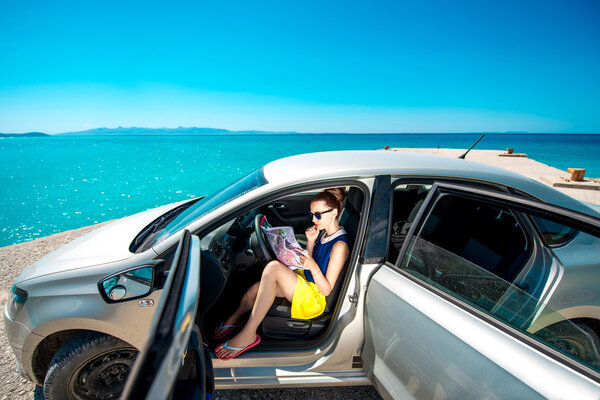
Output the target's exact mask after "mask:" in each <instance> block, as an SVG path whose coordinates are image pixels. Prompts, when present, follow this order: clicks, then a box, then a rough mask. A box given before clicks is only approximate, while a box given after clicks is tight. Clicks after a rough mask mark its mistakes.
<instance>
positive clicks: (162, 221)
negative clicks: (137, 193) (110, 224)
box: [129, 196, 206, 253]
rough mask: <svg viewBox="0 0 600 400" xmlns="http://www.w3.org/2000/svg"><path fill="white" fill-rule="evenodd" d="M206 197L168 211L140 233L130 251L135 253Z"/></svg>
mask: <svg viewBox="0 0 600 400" xmlns="http://www.w3.org/2000/svg"><path fill="white" fill-rule="evenodd" d="M204 197H206V196H202V197H199V198H197V199H195V200H192V201H190V202H188V203H186V204H183V205H181V206H179V207H176V208H174V209H172V210H171V211H167V212H166V213H164V214H163V215H161V216H160V217H158V218H157V219H155V220H154V221H152V222H151V223H150V224H149V225H148V226H146V227H145V228H144V229H142V230H141V231H140V233H139V234H138V235H137V236H136V237H135V239H134V240H133V242H132V243H131V246H129V250H130V251H131V252H132V253H134V252H135V251H136V250H137V249H138V248H139V246H138V245H140V244H142V243H144V242H145V241H146V240H147V239H148V238H149V237H150V236H152V234H153V233H156V232H158V231H159V230H161V229H163V228H164V227H165V226H167V225H168V224H169V222H171V221H173V220H174V219H175V218H176V217H177V216H178V215H179V214H181V213H182V212H184V211H185V210H186V209H187V208H189V207H190V206H191V205H192V204H194V203H196V202H197V201H198V200H202V199H203V198H204Z"/></svg>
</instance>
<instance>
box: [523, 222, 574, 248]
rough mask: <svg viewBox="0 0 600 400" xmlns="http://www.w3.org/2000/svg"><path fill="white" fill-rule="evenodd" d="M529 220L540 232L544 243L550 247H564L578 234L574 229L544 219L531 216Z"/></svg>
mask: <svg viewBox="0 0 600 400" xmlns="http://www.w3.org/2000/svg"><path fill="white" fill-rule="evenodd" d="M531 219H532V220H533V222H534V223H535V225H536V226H537V228H538V230H539V231H540V233H541V235H542V238H543V239H544V242H545V243H546V244H547V245H548V246H551V247H559V246H564V245H566V244H567V243H569V242H570V241H571V240H572V239H573V238H574V237H575V236H576V235H577V233H578V231H577V230H576V229H573V228H571V227H569V226H566V225H563V224H560V223H558V222H554V221H550V220H548V219H546V218H542V217H538V216H533V217H531Z"/></svg>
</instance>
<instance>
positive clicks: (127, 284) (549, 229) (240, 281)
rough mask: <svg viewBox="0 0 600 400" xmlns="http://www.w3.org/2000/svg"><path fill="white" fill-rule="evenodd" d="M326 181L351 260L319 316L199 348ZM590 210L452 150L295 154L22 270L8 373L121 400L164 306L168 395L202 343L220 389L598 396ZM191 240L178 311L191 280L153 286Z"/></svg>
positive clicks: (595, 246)
mask: <svg viewBox="0 0 600 400" xmlns="http://www.w3.org/2000/svg"><path fill="white" fill-rule="evenodd" d="M330 187H345V188H346V189H347V193H348V197H347V198H346V202H345V206H344V210H343V212H342V214H341V216H340V224H341V225H342V226H344V228H345V230H346V231H347V232H348V234H349V238H350V248H351V255H350V257H349V259H348V261H347V263H346V266H345V268H344V272H343V273H342V274H341V275H340V278H338V282H337V283H336V285H335V288H334V290H333V291H332V293H331V294H330V295H329V296H328V298H327V307H326V310H325V312H324V313H323V314H322V315H321V316H319V317H316V318H314V319H311V320H298V319H292V318H291V317H290V305H289V303H287V302H285V301H276V303H275V304H274V305H273V306H272V308H271V310H270V311H269V313H268V314H267V317H266V318H265V320H264V321H263V323H262V332H261V336H262V341H261V344H260V345H259V346H258V347H256V348H254V349H253V350H252V351H250V352H247V353H244V354H243V355H242V356H240V357H238V358H235V359H233V360H229V361H222V360H219V359H217V358H216V357H215V356H214V354H212V355H211V354H206V351H203V350H202V348H203V345H202V344H203V343H204V344H205V345H206V346H207V348H208V349H212V348H214V346H215V345H216V344H217V343H213V342H211V339H210V337H211V332H212V331H213V330H214V327H215V326H216V325H217V324H218V323H219V322H221V321H222V320H223V319H224V318H225V317H226V316H227V315H228V314H229V313H230V312H231V311H232V309H233V308H234V307H235V306H236V305H237V304H238V303H239V300H240V298H241V296H242V294H243V293H244V292H245V289H246V288H247V287H248V286H250V285H251V284H252V283H254V282H256V281H258V279H259V277H260V274H261V271H262V268H263V266H264V265H265V264H266V263H267V262H268V261H269V260H270V259H271V258H272V257H273V256H272V254H271V251H270V248H269V246H268V243H267V241H266V240H265V238H264V236H263V235H262V233H261V230H260V229H257V227H258V225H259V221H260V220H261V218H262V216H267V217H268V220H269V221H270V223H271V225H280V226H281V225H285V226H291V227H293V228H294V231H295V232H296V237H297V239H298V241H299V242H300V243H302V241H303V240H305V237H304V236H303V233H304V230H305V228H306V227H308V226H309V225H310V223H311V221H310V217H309V216H308V213H307V211H308V210H309V204H310V200H311V198H312V197H313V195H314V194H315V193H317V192H319V191H321V190H323V189H325V188H330ZM599 217H600V211H599V209H598V207H595V206H592V205H589V204H585V203H582V202H579V201H577V200H574V199H573V198H571V197H568V196H566V195H564V194H562V193H560V192H558V191H556V190H554V189H552V188H550V187H548V186H545V185H543V184H540V183H538V182H535V181H533V180H531V179H528V178H525V177H523V176H520V175H517V174H514V173H511V172H508V171H505V170H501V169H498V168H493V167H490V166H486V165H482V164H477V163H473V162H470V161H466V160H462V159H451V158H445V157H438V156H432V155H425V154H410V153H396V152H386V151H352V152H328V153H316V154H306V155H299V156H294V157H289V158H284V159H281V160H278V161H275V162H272V163H269V164H267V165H265V166H264V167H263V168H261V169H259V170H257V171H255V172H253V173H251V174H250V175H248V176H246V177H244V178H242V179H241V180H239V181H238V182H236V183H234V184H232V185H230V186H228V187H226V188H225V189H223V190H222V191H220V192H218V193H216V194H214V195H212V196H209V197H206V198H201V199H194V200H191V201H188V202H180V203H175V204H171V205H167V206H164V207H160V208H157V209H153V210H149V211H146V212H143V213H140V214H137V215H134V216H131V217H127V218H123V219H121V220H118V221H116V222H114V223H111V224H109V225H106V226H104V227H102V228H99V229H98V230H96V231H94V232H92V233H90V234H88V235H86V236H84V237H82V238H80V239H78V240H75V241H74V242H72V243H70V244H68V245H66V246H64V247H62V248H60V249H58V250H57V251H55V252H54V253H52V254H50V255H48V256H46V257H45V258H43V259H42V260H40V261H38V262H37V263H35V264H33V265H32V266H30V267H29V268H28V269H26V270H25V271H24V272H23V274H22V275H21V276H20V277H19V278H18V279H17V280H16V282H15V285H14V286H13V289H12V294H11V297H10V299H9V301H8V302H7V305H6V307H5V310H4V320H5V324H6V331H7V334H8V337H9V341H10V344H11V346H12V348H13V350H14V352H15V355H16V358H17V365H18V367H19V371H20V372H21V374H22V375H23V376H24V377H26V378H28V379H30V380H32V381H34V382H35V383H36V384H38V385H43V391H44V394H45V396H46V398H48V399H52V398H74V399H92V398H100V397H102V398H116V397H118V396H119V395H120V393H121V391H122V390H123V385H124V382H125V380H126V378H127V376H128V374H129V371H130V368H131V367H132V365H133V364H134V361H135V358H136V356H137V354H138V349H142V348H143V347H144V344H145V343H146V340H147V338H148V334H149V332H150V328H151V326H153V327H154V329H155V330H156V329H157V324H159V322H158V321H159V317H160V315H172V317H173V318H176V320H177V323H175V324H174V323H173V321H171V322H170V325H169V324H167V325H165V326H166V327H167V328H168V327H174V326H177V327H179V328H178V329H177V332H171V333H172V334H173V336H172V337H171V339H173V337H176V338H177V340H175V342H176V343H177V346H178V347H177V349H176V350H172V351H174V353H169V356H168V357H165V358H164V361H165V362H168V363H170V364H169V365H170V367H169V366H167V367H164V368H163V369H160V368H159V366H158V364H156V363H157V362H158V361H160V360H157V359H156V354H154V361H153V362H154V364H152V362H150V364H151V365H152V366H153V367H152V368H154V369H152V368H150V370H152V371H154V372H153V373H156V374H157V375H156V376H157V380H156V381H157V382H162V383H161V384H160V385H158V386H157V387H155V389H156V390H159V389H160V390H163V391H165V392H164V393H163V392H160V393H163V394H164V395H165V396H166V393H170V392H169V391H170V390H171V388H176V387H177V386H174V385H178V384H177V383H176V381H177V378H176V374H175V372H177V368H175V367H177V366H179V365H181V362H174V361H173V360H179V361H180V360H181V354H196V356H194V358H195V359H196V361H198V360H201V361H202V362H201V363H200V364H202V365H201V366H200V367H198V368H201V369H202V368H204V371H205V372H206V376H204V377H203V378H202V379H200V378H198V379H200V380H201V381H202V385H205V384H206V383H207V382H208V383H211V384H212V382H213V381H214V385H215V386H216V387H217V388H263V387H273V386H282V385H283V386H288V387H294V386H306V385H311V386H315V385H326V386H332V385H363V384H374V385H375V387H376V388H377V390H378V391H379V393H380V394H381V395H382V396H383V397H385V398H450V399H458V398H460V399H466V398H482V397H487V398H517V397H520V398H598V397H600V340H599V339H598V337H599V334H600V289H599V288H598V282H599V281H600V241H599V237H600V219H599ZM184 231H189V232H191V234H192V235H193V236H192V239H193V240H192V241H191V242H192V243H195V245H188V247H187V248H186V250H185V251H186V252H187V251H188V250H189V251H190V252H191V253H190V254H188V255H187V264H188V265H187V267H186V266H184V267H182V268H183V270H186V268H187V269H188V270H190V269H191V270H194V268H192V267H191V266H190V265H196V264H197V266H198V267H197V269H198V271H199V274H200V279H199V283H198V284H199V285H200V289H199V294H198V293H196V295H197V299H196V300H189V301H188V303H186V307H187V308H186V307H184V308H185V309H186V310H187V311H185V312H183V311H180V312H179V313H177V309H178V306H181V302H184V303H185V301H184V300H185V299H187V298H188V297H187V296H191V292H190V291H189V289H188V291H184V292H178V293H179V295H177V296H174V297H173V295H171V296H170V297H169V298H170V299H171V300H170V301H167V300H165V302H164V303H161V301H162V300H163V299H162V298H161V296H162V295H163V288H165V287H167V286H169V280H170V279H171V280H172V279H174V278H172V275H171V274H170V273H169V271H170V270H172V269H173V268H172V265H175V264H177V262H179V261H178V260H179V259H180V258H181V253H182V251H183V250H182V249H181V245H180V242H181V241H182V236H183V233H184ZM188 241H189V239H188ZM192 250H193V251H192ZM194 263H196V264H194ZM181 279H184V280H185V282H187V284H188V285H191V283H190V282H191V281H190V280H193V279H197V277H195V275H194V274H192V275H191V277H190V273H189V271H188V273H187V275H186V274H184V278H181ZM186 279H187V280H186ZM165 285H166V286H165ZM181 285H183V283H181V282H180V288H181V287H182V286H181ZM184 286H185V285H184ZM192 287H193V285H192ZM192 291H193V290H192ZM182 293H183V294H182ZM166 294H167V291H165V295H166ZM192 297H193V296H192ZM159 303H160V304H159ZM192 303H197V304H196V305H195V306H194V305H193V304H192ZM159 307H160V308H162V310H163V312H162V313H160V315H159V314H156V315H155V309H157V308H159ZM182 316H186V318H183V319H182V318H180V317H182ZM153 318H156V319H157V320H156V321H155V323H154V325H153V324H152V320H153ZM159 325H160V324H159ZM165 326H162V325H161V326H160V329H159V331H160V334H161V335H163V336H161V337H163V338H164V337H166V336H164V335H167V336H168V333H169V332H167V331H169V329H167V328H165ZM190 332H191V333H190ZM184 333H185V334H184ZM150 337H151V338H156V331H152V333H151V334H150ZM190 338H192V339H193V340H192V339H190ZM188 340H191V342H193V344H191V342H190V344H188ZM150 343H152V340H150V341H149V342H148V343H147V346H146V348H147V349H148V348H151V346H152V345H151V344H150ZM163 344H164V342H163ZM187 348H189V349H196V350H198V349H200V350H198V351H196V352H193V351H192V352H187V351H186V350H185V349H187ZM182 349H183V350H182ZM165 351H166V350H165ZM165 354H166V353H165ZM173 354H175V355H174V356H173ZM190 357H191V356H186V357H184V361H185V360H187V359H188V358H190ZM140 358H141V359H143V360H141V361H140V362H139V363H138V366H137V367H136V370H137V371H138V373H137V374H136V377H137V378H138V379H140V374H139V371H145V372H144V373H142V375H144V376H145V377H146V378H144V379H146V381H147V379H149V378H148V377H150V376H154V375H152V373H150V372H148V371H149V370H144V368H148V365H149V364H148V362H149V361H148V356H147V354H146V355H144V356H143V357H140ZM150 358H152V357H150ZM142 361H143V362H142ZM140 364H141V366H140ZM183 364H186V363H185V362H184V363H183ZM144 365H145V367H144ZM186 370H187V369H186ZM161 371H162V372H161ZM165 371H169V373H166V375H165V374H164V373H165ZM213 371H214V372H213ZM188 372H189V371H188ZM213 373H214V376H213ZM207 377H209V378H208V379H207ZM189 381H190V379H187V380H184V382H187V383H189ZM148 382H149V381H148ZM155 386H156V385H155ZM132 387H133V388H134V389H132ZM140 387H142V388H146V389H149V385H145V384H137V385H134V384H129V385H128V389H127V390H128V391H127V396H131V395H132V393H134V394H133V396H134V397H136V396H138V395H139V393H138V392H135V388H138V389H139V388H140ZM175 392H176V391H175ZM135 393H137V394H135ZM144 393H145V395H147V394H148V393H146V392H144ZM152 393H154V395H156V394H157V393H159V392H152ZM134 397H132V398H134ZM151 397H152V396H151Z"/></svg>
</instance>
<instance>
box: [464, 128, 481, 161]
mask: <svg viewBox="0 0 600 400" xmlns="http://www.w3.org/2000/svg"><path fill="white" fill-rule="evenodd" d="M484 136H485V133H484V134H483V135H481V137H480V138H479V139H477V141H476V142H475V143H473V146H471V147H469V150H467V151H465V154H463V155H462V156H460V157H458V158H462V159H463V160H464V159H465V157H466V156H467V154H469V152H470V151H471V149H472V148H473V147H475V145H476V144H477V143H479V141H480V140H481V139H483V137H484Z"/></svg>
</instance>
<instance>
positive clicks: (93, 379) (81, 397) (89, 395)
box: [44, 332, 138, 400]
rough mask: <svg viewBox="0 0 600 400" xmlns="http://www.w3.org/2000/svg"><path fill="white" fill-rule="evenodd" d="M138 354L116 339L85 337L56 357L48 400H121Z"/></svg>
mask: <svg viewBox="0 0 600 400" xmlns="http://www.w3.org/2000/svg"><path fill="white" fill-rule="evenodd" d="M137 354H138V351H137V350H136V349H135V348H134V347H132V346H131V345H129V344H127V343H125V342H123V341H122V340H119V339H117V338H115V337H112V336H108V335H104V334H101V333H93V332H90V333H82V334H79V335H77V336H74V337H73V338H71V339H70V340H69V341H68V342H67V343H65V345H64V346H63V347H61V348H60V350H59V351H58V352H57V353H56V355H55V356H54V358H53V359H52V362H50V367H49V368H48V372H47V373H46V379H45V380H44V396H45V398H46V399H47V400H53V399H68V400H74V399H76V400H92V399H118V398H119V397H120V395H121V391H122V390H123V387H124V386H125V381H126V380H127V376H128V375H129V370H130V369H131V368H132V366H133V363H134V362H135V358H136V357H137Z"/></svg>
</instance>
